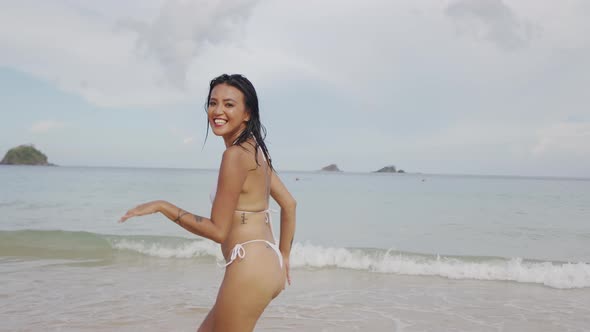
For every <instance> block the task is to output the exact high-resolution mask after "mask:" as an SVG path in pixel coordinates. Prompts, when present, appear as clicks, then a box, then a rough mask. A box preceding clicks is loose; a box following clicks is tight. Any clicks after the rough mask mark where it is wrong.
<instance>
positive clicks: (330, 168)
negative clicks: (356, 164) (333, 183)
mask: <svg viewBox="0 0 590 332" xmlns="http://www.w3.org/2000/svg"><path fill="white" fill-rule="evenodd" d="M321 171H323V172H342V171H341V170H340V169H339V168H338V166H336V164H330V165H328V166H326V167H323V168H322V169H321Z"/></svg>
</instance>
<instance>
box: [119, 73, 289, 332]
mask: <svg viewBox="0 0 590 332" xmlns="http://www.w3.org/2000/svg"><path fill="white" fill-rule="evenodd" d="M207 115H208V120H209V121H208V125H209V126H211V128H212V130H213V133H214V134H215V135H217V136H221V137H223V140H224V142H225V146H226V149H225V152H224V153H223V158H222V160H221V167H220V170H219V177H218V180H217V189H216V192H215V193H212V203H213V207H212V209H211V217H210V218H206V217H202V216H198V215H195V214H191V213H189V212H187V211H185V210H183V209H181V208H179V207H176V206H175V205H173V204H171V203H169V202H166V201H153V202H148V203H145V204H141V205H139V206H137V207H135V208H133V209H131V210H129V211H127V213H126V214H125V215H124V216H123V217H122V218H121V220H120V221H121V222H124V221H126V220H127V219H129V218H132V217H137V216H143V215H146V214H151V213H156V212H160V213H162V214H164V215H165V216H166V217H168V219H170V220H172V221H174V222H175V223H177V224H178V225H180V226H181V227H183V228H185V229H186V230H188V231H189V232H192V233H195V234H197V235H200V236H202V237H206V238H208V239H211V240H213V241H215V242H218V243H220V244H221V250H222V252H223V256H224V257H225V259H226V265H225V274H224V277H223V281H222V283H221V287H220V288H219V293H218V294H217V299H216V301H215V305H214V306H213V308H212V309H211V311H210V312H209V314H208V315H207V317H206V318H205V320H204V321H203V323H202V324H201V326H200V327H199V329H198V331H224V332H225V331H252V330H253V329H254V326H255V325H256V321H257V320H258V318H259V317H260V315H261V314H262V312H263V311H264V309H265V308H266V306H267V305H268V304H269V303H270V301H271V300H272V299H273V298H275V297H276V296H277V295H278V294H279V293H280V292H281V290H283V289H284V287H285V281H287V282H288V283H289V284H291V279H290V276H289V254H290V252H291V245H292V243H293V236H294V233H295V205H296V202H295V200H294V199H293V197H292V196H291V194H290V193H289V191H287V188H285V186H284V185H283V183H282V182H281V180H280V179H279V177H278V176H277V174H276V173H275V172H274V169H273V167H272V162H271V159H270V156H269V153H268V149H267V148H266V145H265V143H264V137H265V135H266V131H265V129H264V127H263V126H262V124H261V123H260V114H259V110H258V97H257V95H256V90H255V89H254V86H253V85H252V83H250V81H249V80H248V79H247V78H245V77H244V76H241V75H225V74H224V75H221V76H219V77H217V78H215V79H213V80H212V81H211V84H210V88H209V95H208V97H207ZM269 196H272V198H273V199H275V200H276V202H277V203H278V204H279V206H280V207H281V230H280V242H279V245H278V246H277V244H276V242H275V238H274V235H273V232H272V223H271V222H270V212H269V210H268V208H269Z"/></svg>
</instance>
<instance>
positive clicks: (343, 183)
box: [0, 167, 590, 331]
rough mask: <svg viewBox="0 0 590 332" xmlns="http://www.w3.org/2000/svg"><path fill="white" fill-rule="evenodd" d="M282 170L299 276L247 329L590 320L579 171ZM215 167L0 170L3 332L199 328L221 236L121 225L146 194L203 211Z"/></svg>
mask: <svg viewBox="0 0 590 332" xmlns="http://www.w3.org/2000/svg"><path fill="white" fill-rule="evenodd" d="M280 175H281V177H282V178H283V180H284V182H285V183H286V184H287V186H288V187H289V188H290V189H291V190H292V192H293V194H294V196H295V197H296V198H297V200H298V203H299V204H298V229H297V235H296V240H295V245H294V248H293V252H292V256H291V264H292V267H293V269H292V279H293V284H292V285H291V286H288V287H287V288H286V290H285V291H284V292H283V293H281V294H280V295H279V297H278V298H277V299H275V300H274V301H273V302H272V303H271V305H270V306H269V307H268V308H267V310H266V311H265V312H264V314H263V316H262V317H261V319H260V321H259V323H258V325H257V328H256V331H362V330H369V331H585V330H587V329H588V328H587V327H588V326H590V310H589V309H588V303H590V264H589V263H588V262H590V248H588V246H587V243H588V240H589V239H590V226H589V225H587V223H586V222H585V220H587V217H588V215H589V211H588V209H589V207H590V204H588V203H589V202H590V189H589V187H590V186H588V184H590V182H589V181H588V180H585V179H555V178H519V177H473V176H443V175H417V174H414V175H412V174H407V175H398V174H395V175H393V174H392V175H389V174H387V175H383V174H355V173H353V174H326V173H315V172H283V173H281V174H280ZM215 177H216V172H215V171H213V170H174V169H117V168H75V167H59V168H34V167H2V168H0V180H1V181H2V183H3V184H5V185H3V186H2V188H1V189H0V195H1V196H0V215H1V216H2V217H1V218H2V219H0V282H1V283H2V285H3V287H2V288H1V290H0V330H2V331H36V330H49V331H138V330H142V331H162V330H168V331H193V330H194V329H195V328H196V326H198V325H199V324H200V322H201V321H202V320H203V319H204V317H205V315H206V314H207V312H208V311H209V310H210V308H211V306H212V305H213V303H214V301H215V296H216V292H217V290H218V287H219V283H220V282H221V279H222V277H223V269H221V268H219V267H218V265H217V263H219V262H221V260H222V257H221V253H220V252H219V247H218V245H216V244H215V243H213V242H211V241H209V240H203V239H200V238H198V237H195V236H192V235H191V234H188V233H186V232H185V231H183V230H182V229H180V228H178V226H177V225H175V224H173V223H171V222H168V221H167V220H165V219H164V218H163V217H161V216H157V215H154V216H148V217H145V218H143V219H137V220H132V221H130V222H128V223H126V224H122V225H121V224H117V223H116V220H117V219H118V217H119V216H120V215H121V214H122V213H124V211H125V210H126V209H127V208H129V207H131V206H133V205H136V204H137V203H140V202H141V201H143V200H148V199H168V200H170V201H172V202H175V203H177V204H179V205H181V206H183V207H186V209H189V210H192V211H195V212H201V213H203V212H205V213H207V209H208V208H210V207H209V206H208V202H207V200H206V199H207V196H208V191H209V189H210V188H211V186H213V185H214V181H215ZM296 178H298V179H299V180H295V179H296ZM423 180H424V181H423ZM351 192H352V193H354V194H351ZM274 223H275V225H274V226H275V232H278V229H279V227H278V226H279V224H278V216H276V217H275V220H274ZM277 235H278V234H277ZM245 259H248V257H246V258H245ZM228 319H231V318H230V317H228Z"/></svg>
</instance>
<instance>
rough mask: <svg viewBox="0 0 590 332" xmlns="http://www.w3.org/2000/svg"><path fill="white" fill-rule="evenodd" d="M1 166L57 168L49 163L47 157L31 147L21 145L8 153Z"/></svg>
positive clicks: (0, 162)
mask: <svg viewBox="0 0 590 332" xmlns="http://www.w3.org/2000/svg"><path fill="white" fill-rule="evenodd" d="M0 165H38V166H55V165H54V164H51V163H49V162H48V161H47V156H46V155H45V154H43V152H41V151H39V150H37V149H36V148H35V147H34V146H33V145H32V144H31V145H19V146H17V147H15V148H12V149H10V150H8V152H6V154H5V155H4V158H2V161H0Z"/></svg>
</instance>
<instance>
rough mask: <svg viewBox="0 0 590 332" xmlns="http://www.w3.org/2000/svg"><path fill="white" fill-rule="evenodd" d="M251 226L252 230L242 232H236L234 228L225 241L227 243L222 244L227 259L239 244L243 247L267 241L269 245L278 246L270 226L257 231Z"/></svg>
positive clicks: (242, 230)
mask: <svg viewBox="0 0 590 332" xmlns="http://www.w3.org/2000/svg"><path fill="white" fill-rule="evenodd" d="M240 226H243V225H240ZM250 226H251V227H249V228H250V229H240V230H235V229H233V227H232V230H231V231H230V233H229V234H228V236H227V239H226V240H225V242H223V243H222V244H221V251H222V252H223V255H224V256H225V257H226V258H227V257H228V256H229V253H230V252H231V251H232V250H233V249H234V247H235V246H236V245H238V244H240V245H243V244H247V243H250V242H255V241H266V242H269V243H273V244H276V243H275V239H274V238H273V235H272V233H271V231H270V229H269V228H268V226H267V227H265V228H259V227H255V228H256V229H254V227H253V225H250Z"/></svg>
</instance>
